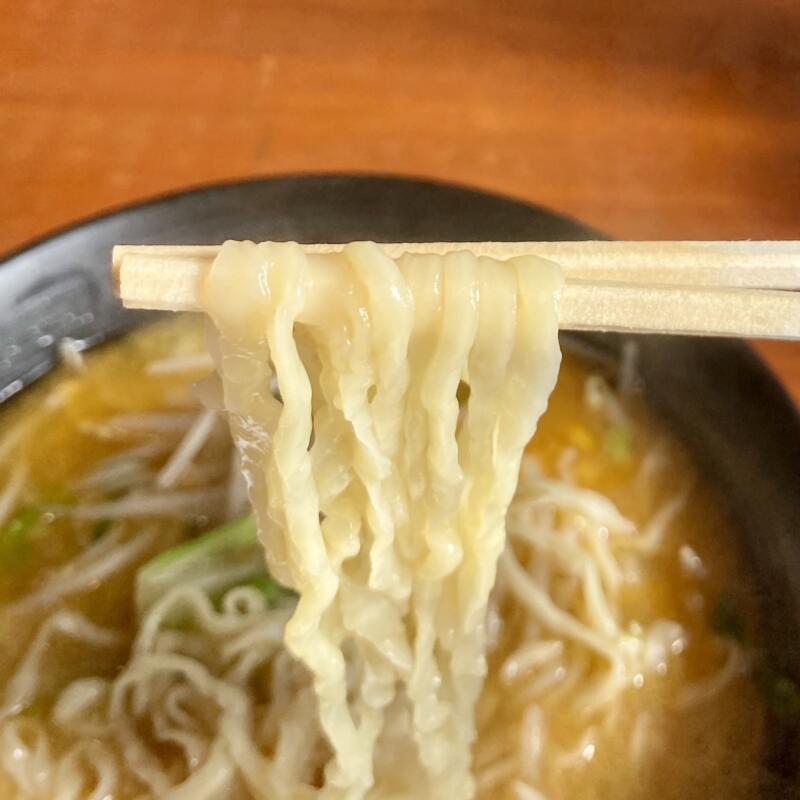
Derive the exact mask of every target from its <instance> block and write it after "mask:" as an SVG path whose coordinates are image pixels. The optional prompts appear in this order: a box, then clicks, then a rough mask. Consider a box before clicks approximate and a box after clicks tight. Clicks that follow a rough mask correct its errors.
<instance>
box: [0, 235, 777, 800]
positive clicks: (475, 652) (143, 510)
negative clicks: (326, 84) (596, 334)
mask: <svg viewBox="0 0 800 800" xmlns="http://www.w3.org/2000/svg"><path fill="white" fill-rule="evenodd" d="M320 276H321V277H320ZM315 281H322V282H325V281H327V284H326V285H327V302H325V303H319V302H317V301H316V300H315V299H314V298H315V297H317V298H318V297H319V296H320V295H319V289H320V286H315V285H314V284H315ZM558 281H559V276H558V273H557V270H555V269H554V268H553V267H552V266H551V265H549V264H547V263H546V262H540V261H536V260H532V259H531V260H528V259H525V260H519V261H515V262H507V263H504V264H499V263H496V262H491V261H489V260H484V259H475V258H473V257H472V256H469V255H466V254H457V255H453V256H449V257H446V258H444V259H438V258H428V257H423V256H414V257H411V256H406V257H404V258H402V259H399V260H398V261H393V260H391V259H388V258H386V257H385V256H384V255H383V254H382V252H381V251H380V250H379V249H378V248H377V247H375V246H371V245H367V244H360V245H354V246H350V247H349V248H347V250H346V252H345V254H344V255H343V256H338V257H331V256H326V257H324V258H323V257H319V259H318V260H316V261H315V260H313V259H312V260H308V259H307V258H306V257H305V256H303V255H302V253H300V251H299V249H298V248H296V247H293V246H291V245H280V246H279V245H259V246H254V245H248V244H235V243H231V244H229V245H226V246H225V248H224V249H223V251H222V254H221V255H220V257H219V258H218V260H217V262H216V263H215V266H214V268H213V270H212V273H211V276H210V278H209V283H208V284H207V285H206V292H207V293H206V295H205V297H206V302H207V304H208V310H209V312H210V314H211V316H212V318H213V319H214V321H215V323H216V325H217V326H218V328H219V336H218V337H215V339H214V343H213V346H212V352H213V354H214V359H215V361H216V364H217V368H218V369H219V374H220V376H221V379H222V381H221V383H222V391H221V392H219V391H216V390H215V388H214V386H213V385H208V384H207V385H206V386H205V387H204V388H203V390H202V395H203V399H204V401H205V403H206V404H207V405H208V406H210V408H206V409H204V408H202V407H198V404H197V401H196V400H195V393H194V392H193V390H192V388H191V387H192V386H193V384H194V383H195V382H196V381H197V380H198V379H199V378H201V377H203V376H204V375H205V374H206V373H208V371H209V369H210V363H209V359H208V357H207V356H205V355H204V350H205V347H204V344H203V341H202V337H201V335H200V334H199V332H198V326H197V325H196V324H195V322H194V320H183V321H174V322H165V323H159V324H158V325H157V326H155V327H154V328H152V329H150V330H145V331H142V332H141V333H136V334H134V335H132V336H130V337H129V338H128V339H126V340H125V341H123V342H121V343H119V344H114V345H111V346H109V347H108V348H107V349H105V350H104V351H103V352H100V353H98V354H97V355H96V356H91V357H89V358H87V359H83V358H82V357H81V356H80V355H79V354H78V353H76V352H75V351H74V350H72V349H70V348H69V347H67V349H66V351H65V357H66V360H67V361H68V364H67V365H65V367H64V368H63V369H62V373H61V374H60V375H57V376H55V377H54V378H53V379H52V380H51V381H50V383H49V384H48V385H46V386H44V387H42V388H41V389H36V390H35V391H34V392H32V393H30V396H28V397H23V399H22V400H21V401H20V402H19V403H18V404H17V405H16V406H12V408H10V409H9V410H8V411H7V412H6V413H5V416H4V417H3V423H2V439H0V458H1V459H2V460H0V481H1V482H0V487H2V488H0V526H2V538H0V635H1V636H2V637H3V642H4V643H8V645H7V647H5V649H4V650H3V652H2V653H0V681H1V683H0V691H2V694H1V695H0V790H1V791H2V792H3V796H9V797H15V798H16V797H18V798H27V797H37V798H38V797H41V798H45V797H46V798H51V797H58V798H75V800H79V799H80V800H83V798H90V797H91V798H96V799H97V800H99V798H101V797H107V796H110V797H119V798H126V799H127V798H139V797H169V798H183V797H186V798H189V797H191V798H212V797H213V798H216V797H231V798H239V797H241V798H257V800H261V799H262V798H263V799H264V800H266V798H270V800H271V798H281V797H286V798H295V797H298V798H305V797H308V798H311V797H316V796H322V797H353V798H355V797H370V798H400V797H438V796H440V795H442V794H444V793H449V794H450V795H452V796H453V797H454V798H455V797H469V796H473V795H475V794H476V795H477V796H478V797H485V798H489V797H492V798H495V797H508V798H519V799H521V800H537V799H538V798H542V797H547V798H575V797H578V798H592V797H598V798H599V797H607V796H614V797H630V798H649V797H659V798H661V797H676V798H677V797H689V798H691V797H710V796H719V797H722V796H724V797H731V798H737V797H741V798H745V797H753V796H755V790H756V785H757V778H758V765H759V761H760V759H761V757H762V749H763V745H762V734H761V730H762V727H763V721H762V717H763V708H762V702H761V699H760V696H759V693H758V692H757V690H756V688H755V685H754V683H753V680H752V678H751V673H752V656H751V654H750V651H749V648H748V646H747V645H746V644H745V643H746V642H747V641H748V640H749V638H750V635H751V632H752V628H753V627H754V621H753V619H754V618H753V602H752V597H751V596H750V592H749V589H748V586H747V582H746V581H745V579H744V576H742V575H741V574H740V573H739V571H738V568H737V564H736V561H735V558H734V553H733V537H732V534H731V531H730V530H729V527H728V524H727V522H726V520H725V518H724V516H723V515H722V514H721V513H720V512H719V511H718V509H717V507H716V504H715V502H714V499H713V497H712V496H711V493H710V492H709V490H708V489H707V488H706V487H705V486H704V485H703V484H702V482H701V481H699V480H698V479H697V476H696V473H695V471H694V469H693V467H692V465H691V463H690V462H689V461H688V459H687V457H686V456H685V455H684V454H683V452H682V451H681V450H680V448H679V447H678V446H677V445H676V444H675V443H674V442H673V441H672V440H671V439H670V438H669V437H668V436H667V435H666V434H665V433H664V431H663V430H661V429H660V427H659V426H658V425H657V424H656V423H655V422H654V421H653V420H652V419H651V418H650V417H649V416H648V415H647V412H646V410H645V409H644V408H643V407H642V404H641V400H640V399H639V398H638V397H637V396H636V393H635V391H634V390H633V389H632V387H631V386H630V385H629V383H630V380H629V379H628V378H624V379H623V381H622V384H623V385H622V386H621V387H618V386H616V385H615V382H614V380H613V376H611V377H609V376H607V375H603V374H600V373H599V372H598V371H597V370H596V369H595V368H593V367H592V366H591V365H590V364H587V363H584V362H582V361H580V360H579V359H577V358H575V357H572V356H567V357H566V359H565V363H564V365H563V366H562V369H561V372H560V377H559V380H558V385H557V386H556V388H555V391H554V392H553V394H552V396H551V397H550V405H549V408H548V410H547V412H546V413H545V414H544V416H543V417H542V419H541V421H540V424H539V429H538V432H537V434H536V436H535V437H534V438H533V440H532V442H531V443H530V444H528V441H529V439H530V437H531V435H532V433H533V430H534V428H535V427H536V422H537V419H538V418H539V416H540V415H541V414H542V412H543V411H544V408H545V405H546V402H547V396H548V395H549V394H550V391H551V389H552V385H553V383H554V381H555V377H556V370H557V367H558V360H559V355H558V347H557V342H556V322H555V305H554V304H555V297H554V296H555V292H556V291H557V287H558ZM334 289H335V291H334ZM315 290H316V291H315ZM323 294H324V293H323ZM67 370H68V371H69V372H67ZM270 389H271V391H270ZM223 405H224V407H225V409H226V410H227V411H226V413H227V415H229V421H230V427H231V431H232V433H233V437H232V438H233V441H234V442H235V445H236V447H232V445H231V437H230V436H229V434H228V432H227V426H226V425H225V421H224V420H223V418H222V417H223V412H221V411H220V410H219V409H221V408H222V407H223ZM243 476H245V477H244V479H243ZM518 478H519V483H518V484H517V479H518ZM248 490H249V494H250V497H251V499H252V501H253V505H254V507H255V508H256V512H257V516H258V526H256V524H255V522H254V520H253V518H252V516H250V514H249V507H248V503H247V497H246V493H247V491H248ZM509 503H510V507H508V509H507V513H506V507H507V506H508V504H509ZM257 527H258V532H257ZM262 546H263V547H264V548H265V549H266V554H267V563H268V566H269V571H267V568H266V567H265V565H264V556H263V550H262Z"/></svg>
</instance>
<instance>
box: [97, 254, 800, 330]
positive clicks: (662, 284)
mask: <svg viewBox="0 0 800 800" xmlns="http://www.w3.org/2000/svg"><path fill="white" fill-rule="evenodd" d="M342 247H343V245H340V244H338V245H337V244H312V245H303V249H304V250H305V251H306V252H307V253H335V252H339V251H340V250H341V249H342ZM381 247H382V248H383V249H384V250H385V251H386V252H387V253H388V254H389V255H390V256H393V257H397V256H399V255H401V254H402V253H431V254H443V253H447V252H451V251H454V250H470V251H472V252H473V253H475V254H476V255H487V256H491V257H493V258H498V259H506V258H511V257H514V256H521V255H535V256H541V257H543V258H548V259H551V260H553V261H555V262H557V263H558V264H560V265H561V268H562V269H563V270H564V275H565V285H564V289H563V290H562V293H561V298H560V301H559V311H558V315H559V326H560V327H561V328H564V329H569V330H603V331H624V332H629V333H671V334H686V335H705V336H746V337H754V338H773V339H800V291H798V290H799V289H800V242H749V241H743V242H436V243H418V244H382V245H381ZM217 251H218V248H217V247H216V246H186V247H182V246H163V247H162V246H152V245H118V246H116V247H115V248H114V252H113V272H114V281H115V287H116V290H117V292H118V294H119V295H120V297H121V298H122V301H123V303H124V304H125V305H126V306H127V307H129V308H150V309H164V310H172V311H199V310H200V306H199V302H198V295H199V289H200V286H201V284H202V282H203V280H204V278H205V276H206V274H207V271H208V269H209V267H210V266H211V263H212V262H213V260H214V257H215V256H216V253H217Z"/></svg>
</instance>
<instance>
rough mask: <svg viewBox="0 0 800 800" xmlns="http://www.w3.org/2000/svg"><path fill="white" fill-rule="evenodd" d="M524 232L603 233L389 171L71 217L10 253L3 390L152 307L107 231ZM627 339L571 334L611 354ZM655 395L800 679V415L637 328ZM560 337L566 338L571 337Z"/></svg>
mask: <svg viewBox="0 0 800 800" xmlns="http://www.w3.org/2000/svg"><path fill="white" fill-rule="evenodd" d="M228 238H233V239H254V240H264V239H275V240H281V239H294V240H297V241H300V242H314V241H324V242H344V241H350V240H354V239H373V240H376V241H419V242H422V241H479V240H496V241H523V240H529V241H530V240H558V239H573V240H575V239H586V238H598V234H597V232H595V231H591V230H589V229H588V228H586V227H584V226H582V225H580V224H579V223H577V222H574V221H572V220H570V219H567V218H565V217H563V216H559V215H557V214H553V213H552V212H549V211H545V210H544V209H541V208H537V207H535V206H531V205H527V204H524V203H520V202H517V201H514V200H510V199H507V198H504V197H499V196H497V195H491V194H486V193H483V192H477V191H473V190H470V189H466V188H460V187H456V186H452V185H445V184H440V183H432V182H429V181H420V180H410V179H402V178H392V177H375V176H349V175H308V176H300V177H284V178H271V179H263V180H252V181H245V182H240V183H230V184H225V185H218V186H211V187H207V188H200V189H196V190H193V191H189V192H183V193H180V194H175V195H171V196H168V197H164V198H161V199H157V200H153V201H150V202H147V203H143V204H141V205H136V206H132V207H129V208H125V209H122V210H120V211H117V212H115V213H111V214H108V215H105V216H102V217H98V218H96V219H93V220H89V221H87V222H84V223H82V224H79V225H76V226H74V227H71V228H68V229H66V230H64V231H61V232H59V233H56V234H54V235H53V236H50V237H48V238H46V239H43V240H41V241H39V242H36V243H34V244H32V245H30V246H29V247H27V248H25V249H23V250H20V251H18V252H16V253H14V254H12V255H10V256H9V257H8V258H7V259H6V260H5V262H4V263H3V264H2V265H0V402H2V401H4V400H6V399H8V398H9V397H11V396H12V395H14V394H16V393H17V392H18V391H20V390H21V389H23V388H24V387H25V386H27V385H28V384H30V383H31V382H32V381H34V380H35V379H36V378H38V377H39V376H41V375H43V374H44V373H46V372H47V371H48V370H49V369H51V367H52V366H53V364H54V361H55V348H56V344H57V342H58V340H59V339H61V338H62V337H64V336H69V337H72V338H75V339H77V340H79V342H81V343H83V345H84V346H86V347H89V346H92V345H94V344H97V343H99V342H102V341H103V340H105V339H108V338H110V337H113V336H115V335H117V334H119V333H120V332H122V331H124V330H126V329H127V328H129V327H130V326H132V325H135V324H138V323H139V322H141V321H142V320H143V319H146V318H147V317H148V316H149V315H148V314H145V313H142V312H129V311H123V310H122V309H121V307H120V305H119V302H118V301H117V299H116V298H115V297H114V296H113V294H112V292H111V285H110V251H111V247H112V245H113V244H115V243H117V242H125V243H128V244H137V243H141V244H151V243H162V244H163V243H173V244H188V243H194V244H204V243H218V242H220V241H222V240H224V239H228ZM630 338H632V337H623V336H612V335H582V336H573V335H569V336H566V337H565V339H568V340H570V341H572V342H573V343H578V344H579V345H580V346H582V347H584V348H585V347H588V348H590V349H591V350H592V351H593V352H594V353H595V354H597V355H598V356H599V357H602V358H607V359H608V358H610V359H612V360H615V359H616V358H617V357H618V355H619V353H620V349H621V347H622V345H623V344H624V343H625V341H626V340H627V339H630ZM635 338H636V340H637V345H638V348H639V359H638V366H639V369H640V374H641V377H642V379H643V381H644V387H645V392H646V394H647V397H648V400H649V402H650V404H651V405H652V407H653V408H654V409H655V410H656V411H657V412H658V413H659V414H661V415H662V416H663V417H664V418H665V419H666V420H667V422H668V424H669V425H670V426H671V427H672V429H673V430H674V431H675V432H676V433H677V434H678V436H680V437H681V438H683V439H684V440H685V441H686V443H687V444H688V445H689V447H690V448H691V449H692V450H693V451H694V454H695V457H696V459H697V461H698V462H699V463H700V465H701V466H702V468H703V469H704V470H705V471H706V472H707V474H708V475H710V476H711V478H712V481H713V482H714V483H716V485H717V486H718V487H719V489H720V490H721V493H722V494H723V496H724V497H725V498H726V500H727V504H728V509H729V512H730V514H731V515H732V517H733V519H734V521H735V523H736V524H735V526H733V529H734V530H736V531H737V535H738V536H739V538H740V542H739V543H738V546H739V547H740V549H741V552H742V553H743V555H744V558H745V559H746V563H748V564H749V566H750V568H751V570H752V572H753V576H754V579H755V581H756V585H757V587H758V590H759V597H760V601H761V615H762V621H763V641H762V643H761V644H762V646H763V647H764V648H765V650H766V651H767V652H768V654H769V660H770V663H771V664H772V665H774V667H775V670H776V671H777V672H781V673H784V674H787V675H791V676H792V677H793V678H794V679H795V680H798V681H800V636H799V635H798V634H800V580H797V579H796V577H795V576H798V575H800V546H798V545H799V543H800V529H799V528H800V492H799V491H798V488H799V487H798V481H799V480H800V417H799V416H798V413H797V410H796V408H795V407H794V405H793V403H792V402H791V401H790V400H789V398H788V397H787V395H786V394H785V393H784V391H783V390H782V388H781V386H780V385H779V384H778V383H777V381H776V380H775V378H774V377H773V376H772V374H771V373H770V372H769V371H768V370H767V368H766V367H765V366H764V364H763V363H762V362H761V361H760V360H759V359H758V357H757V356H756V355H755V354H754V353H753V352H752V350H751V349H750V348H749V347H748V346H747V345H746V344H745V343H743V342H740V341H732V340H720V339H690V338H680V337H664V336H646V337H635ZM565 344H568V342H567V341H565ZM770 731H771V736H770V742H771V745H770V748H769V753H768V764H767V765H765V766H766V767H767V769H766V770H765V775H767V774H768V775H769V776H770V777H769V782H768V785H765V788H764V796H769V797H775V796H777V795H782V796H790V795H791V796H797V793H798V791H800V774H799V773H798V768H797V762H798V756H800V736H798V734H797V729H796V728H795V727H794V726H793V725H792V724H790V723H787V722H786V720H783V719H781V718H779V717H775V718H774V719H772V720H771V721H770Z"/></svg>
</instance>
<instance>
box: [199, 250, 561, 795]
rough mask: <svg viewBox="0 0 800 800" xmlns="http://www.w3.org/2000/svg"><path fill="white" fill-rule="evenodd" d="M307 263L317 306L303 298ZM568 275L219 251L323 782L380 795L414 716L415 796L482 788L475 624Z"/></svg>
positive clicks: (240, 399) (226, 362)
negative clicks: (396, 724) (294, 598)
mask: <svg viewBox="0 0 800 800" xmlns="http://www.w3.org/2000/svg"><path fill="white" fill-rule="evenodd" d="M319 275H322V276H323V279H324V280H327V281H328V282H330V283H331V286H332V287H333V288H332V292H331V294H329V296H328V300H329V304H328V305H327V306H326V307H324V308H323V307H320V306H319V304H317V305H316V306H315V305H314V304H313V303H312V302H310V299H309V298H310V296H311V295H310V293H309V289H308V287H309V286H310V285H311V284H312V283H313V281H314V280H315V279H318V278H316V276H319ZM559 285H560V276H559V274H558V272H557V270H556V269H555V268H554V267H553V266H552V265H550V264H549V263H548V262H545V261H541V260H537V259H516V260H513V261H509V262H495V261H492V260H491V259H477V258H475V257H474V256H472V255H470V254H468V253H459V254H452V255H449V256H446V257H444V258H432V257H427V256H404V257H403V258H401V259H400V260H399V261H398V262H394V261H392V260H391V259H389V258H388V257H387V256H385V255H384V254H383V253H382V251H381V250H380V248H379V247H377V246H376V245H372V244H368V243H360V244H353V245H348V246H347V247H346V248H345V251H344V253H343V255H342V256H327V257H310V258H309V257H307V256H305V255H304V254H303V253H302V251H301V250H300V248H299V247H298V246H296V245H291V244H284V245H279V244H263V245H252V244H249V243H227V244H226V245H224V246H223V248H222V249H221V251H220V254H219V256H218V258H217V259H216V261H215V263H214V266H213V268H212V270H211V273H210V275H209V278H208V283H207V285H206V286H205V287H204V297H205V302H206V305H207V310H208V312H209V313H210V315H211V317H212V319H213V320H214V322H215V323H216V325H217V326H218V328H219V331H220V335H221V336H220V342H219V348H218V349H219V356H218V364H217V366H218V370H219V372H220V375H221V377H222V381H223V387H224V391H225V404H226V407H227V409H228V411H229V412H230V418H231V427H232V430H233V435H234V439H235V441H236V442H237V445H238V447H239V449H240V452H241V455H242V461H243V464H244V467H245V472H246V474H247V475H248V480H249V483H250V495H251V500H252V502H253V505H254V507H255V509H256V511H257V512H258V514H259V522H260V528H261V531H262V536H263V538H264V544H265V547H266V552H267V559H268V563H269V567H270V570H271V571H272V572H273V574H274V575H275V576H276V577H277V578H278V579H279V580H281V581H282V582H284V583H286V584H288V585H290V586H292V587H293V588H295V589H297V590H298V591H299V592H300V600H299V602H298V605H297V610H296V612H295V614H294V616H293V617H292V619H291V620H290V621H289V623H288V625H287V628H286V634H285V637H286V646H287V647H288V649H289V650H290V652H292V653H293V654H294V655H295V656H296V657H297V658H298V659H299V660H300V661H302V662H303V663H304V664H305V665H306V666H307V667H308V669H309V670H310V672H311V674H312V675H313V679H314V688H315V692H316V695H317V703H318V708H319V714H320V721H321V725H322V729H323V730H324V732H325V735H326V737H327V739H328V741H329V742H330V745H331V747H332V750H333V757H332V759H331V761H330V762H329V764H328V765H327V767H326V783H325V791H324V795H327V796H329V797H342V798H359V797H363V796H364V795H365V794H366V792H367V791H368V790H370V788H371V787H372V786H373V784H374V783H376V782H377V787H378V788H377V789H376V791H377V792H378V793H379V794H380V793H381V792H383V793H386V792H388V791H391V790H392V784H393V782H395V781H396V780H397V777H398V776H396V775H374V774H373V772H372V765H373V761H374V757H373V753H374V750H375V748H376V746H377V745H378V741H379V739H380V737H381V736H382V734H383V732H384V730H385V729H387V728H389V727H392V722H391V721H390V720H389V719H388V718H389V717H396V718H397V719H401V718H403V719H408V721H409V722H408V725H409V730H408V732H407V735H408V736H409V737H412V738H413V740H414V742H415V744H416V753H415V760H416V761H417V767H418V770H419V775H420V779H421V781H422V785H420V786H417V787H415V789H416V791H417V792H418V793H419V796H430V797H434V796H441V795H443V794H444V793H447V794H448V795H450V796H453V797H469V796H471V794H472V791H473V788H472V787H473V783H472V777H471V775H470V747H471V744H472V741H473V739H474V736H475V731H474V711H473V709H474V705H475V702H476V700H477V696H478V693H479V691H480V687H481V684H482V680H483V677H484V674H485V671H486V665H485V659H484V649H485V626H484V618H485V614H486V607H487V602H488V597H489V592H490V590H491V588H492V585H493V583H494V580H495V574H496V564H497V559H498V558H499V556H500V553H501V551H502V548H503V544H504V539H505V530H504V527H505V526H504V517H505V512H506V509H507V506H508V504H509V502H510V501H511V497H512V495H513V492H514V488H515V484H516V479H517V473H518V470H519V464H520V459H521V456H522V450H523V448H524V446H525V444H526V443H527V441H528V440H529V439H530V437H531V436H532V434H533V431H534V428H535V425H536V421H537V419H538V417H539V416H540V415H541V413H542V412H543V411H544V408H545V406H546V403H547V397H548V395H549V393H550V391H551V390H552V387H553V385H554V383H555V377H556V372H557V368H558V363H559V354H558V346H557V325H556V309H555V295H556V292H557V290H558V287H559ZM273 370H274V374H275V376H276V377H277V384H278V388H279V391H280V395H281V398H282V400H281V401H278V400H276V399H275V398H273V397H272V396H271V395H270V394H269V392H268V386H269V383H270V379H271V377H272V374H273ZM461 382H463V383H465V384H466V385H467V386H468V387H469V399H468V401H467V403H466V414H465V416H464V417H463V418H462V419H461V420H460V421H459V404H458V400H457V397H456V394H457V391H458V388H459V384H460V383H461ZM312 430H313V434H314V438H313V443H312V441H311V439H312ZM345 650H347V651H349V652H350V653H352V656H351V659H350V661H351V664H350V667H349V669H352V670H353V671H354V672H355V674H357V675H358V676H359V681H358V685H357V687H356V689H355V691H354V693H353V696H352V697H350V696H349V695H348V686H347V672H348V667H346V658H345ZM409 769H410V771H411V767H409Z"/></svg>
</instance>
